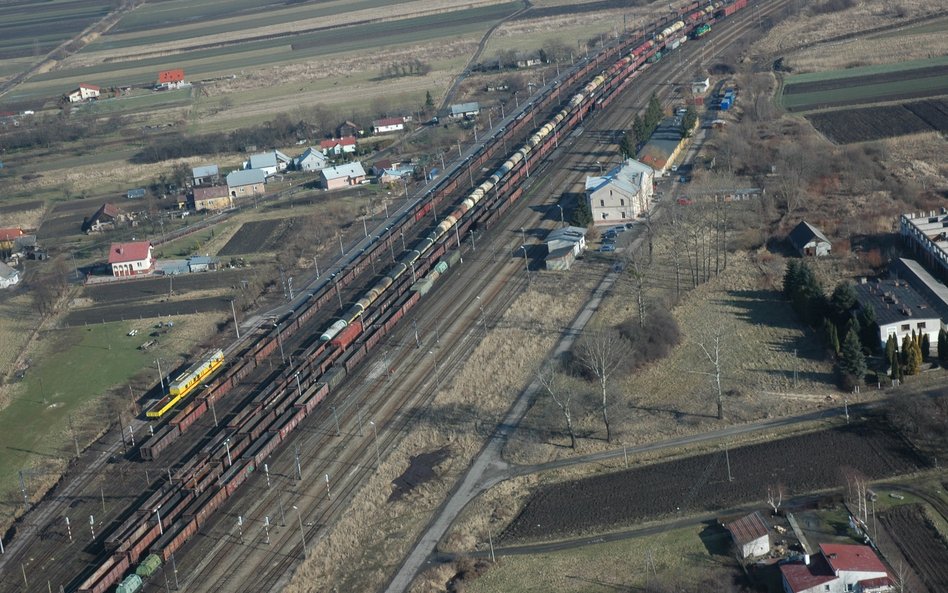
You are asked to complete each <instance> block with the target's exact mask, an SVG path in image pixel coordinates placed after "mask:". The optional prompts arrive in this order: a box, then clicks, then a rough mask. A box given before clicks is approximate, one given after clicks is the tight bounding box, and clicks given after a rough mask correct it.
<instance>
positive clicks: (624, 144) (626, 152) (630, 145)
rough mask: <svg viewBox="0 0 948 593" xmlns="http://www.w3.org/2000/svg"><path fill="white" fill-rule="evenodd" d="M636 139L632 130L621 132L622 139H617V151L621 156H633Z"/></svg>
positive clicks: (625, 157)
mask: <svg viewBox="0 0 948 593" xmlns="http://www.w3.org/2000/svg"><path fill="white" fill-rule="evenodd" d="M635 146H636V139H635V136H634V132H633V131H632V130H629V131H627V132H626V133H625V134H622V140H620V141H619V152H620V153H621V154H622V158H624V159H631V158H632V157H634V156H635Z"/></svg>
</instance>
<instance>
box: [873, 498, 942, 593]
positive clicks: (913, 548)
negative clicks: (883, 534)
mask: <svg viewBox="0 0 948 593" xmlns="http://www.w3.org/2000/svg"><path fill="white" fill-rule="evenodd" d="M879 520H880V521H881V522H882V525H883V526H884V527H885V528H886V530H887V531H888V532H889V535H891V536H892V539H893V540H895V545H896V546H898V548H899V550H900V551H901V552H902V554H903V555H904V556H905V558H906V559H907V560H908V563H909V564H910V565H911V566H912V568H913V569H914V570H915V572H916V574H917V575H918V576H919V578H921V580H922V582H923V583H924V584H925V586H926V587H927V588H928V590H929V591H931V592H932V593H934V592H935V591H948V543H946V542H945V538H944V537H943V536H942V535H941V534H940V533H939V532H938V529H936V528H935V526H934V525H933V524H932V521H931V519H929V518H928V516H926V514H925V510H924V509H923V508H922V506H921V505H905V506H900V507H896V508H894V509H892V510H890V511H886V512H884V513H881V514H880V515H879Z"/></svg>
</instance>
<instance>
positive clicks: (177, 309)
mask: <svg viewBox="0 0 948 593" xmlns="http://www.w3.org/2000/svg"><path fill="white" fill-rule="evenodd" d="M229 310H230V299H227V298H222V297H206V298H199V299H191V300H183V301H167V302H164V303H154V304H145V305H137V306H135V307H134V308H129V307H128V305H106V306H102V307H93V308H91V309H84V310H82V311H73V312H72V313H70V314H69V315H67V316H66V318H65V319H64V320H63V322H62V325H64V326H76V325H89V324H94V323H107V322H110V321H127V320H133V319H149V318H158V317H169V316H172V315H191V314H197V313H209V312H212V311H229Z"/></svg>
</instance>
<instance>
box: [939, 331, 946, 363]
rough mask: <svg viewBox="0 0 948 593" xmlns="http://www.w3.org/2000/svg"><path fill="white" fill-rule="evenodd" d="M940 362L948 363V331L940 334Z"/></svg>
mask: <svg viewBox="0 0 948 593" xmlns="http://www.w3.org/2000/svg"><path fill="white" fill-rule="evenodd" d="M938 362H940V363H941V364H946V363H948V331H945V330H939V332H938Z"/></svg>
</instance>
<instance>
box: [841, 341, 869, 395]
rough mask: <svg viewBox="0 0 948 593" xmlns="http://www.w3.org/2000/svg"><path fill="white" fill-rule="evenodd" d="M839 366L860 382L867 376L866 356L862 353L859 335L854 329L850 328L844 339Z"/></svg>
mask: <svg viewBox="0 0 948 593" xmlns="http://www.w3.org/2000/svg"><path fill="white" fill-rule="evenodd" d="M839 366H840V368H841V369H842V370H843V372H845V373H847V374H849V375H852V376H853V377H855V378H856V379H857V380H858V381H860V382H862V380H863V378H864V377H865V376H866V357H865V356H864V355H863V353H862V345H861V344H860V342H859V336H857V335H856V332H854V331H853V330H849V331H848V332H847V333H846V338H845V339H844V340H843V345H842V347H841V348H840V354H839Z"/></svg>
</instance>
